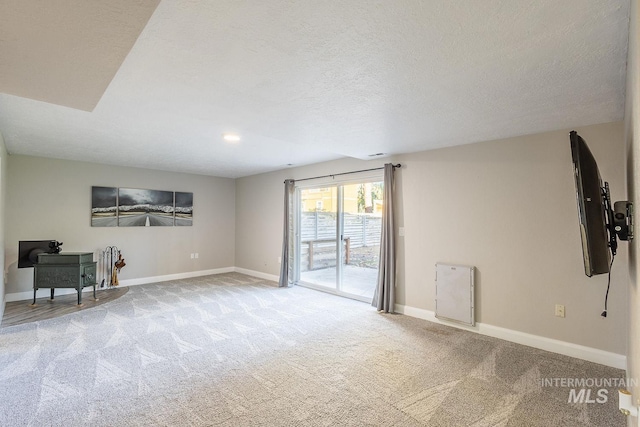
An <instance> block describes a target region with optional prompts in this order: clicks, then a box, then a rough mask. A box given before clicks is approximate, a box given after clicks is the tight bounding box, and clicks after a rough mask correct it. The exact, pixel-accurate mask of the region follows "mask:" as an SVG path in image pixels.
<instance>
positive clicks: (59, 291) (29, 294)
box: [5, 267, 236, 302]
mask: <svg viewBox="0 0 640 427" xmlns="http://www.w3.org/2000/svg"><path fill="white" fill-rule="evenodd" d="M235 271H236V270H235V267H223V268H214V269H212V270H200V271H189V272H186V273H176V274H165V275H164V276H151V277H140V278H138V279H126V280H120V281H119V285H118V286H135V285H144V284H147V283H157V282H167V281H169V280H180V279H188V278H191V277H200V276H209V275H211V274H222V273H233V272H235ZM98 289H99V288H98ZM82 291H83V292H92V291H93V287H92V286H89V287H86V288H84V289H82ZM75 293H76V290H75V289H73V288H56V291H55V295H57V296H60V295H69V294H75ZM50 295H51V291H50V290H49V289H48V288H43V289H38V290H37V291H36V298H46V297H48V296H50ZM30 299H33V291H25V292H14V293H11V294H7V295H5V301H6V302H12V301H24V300H30Z"/></svg>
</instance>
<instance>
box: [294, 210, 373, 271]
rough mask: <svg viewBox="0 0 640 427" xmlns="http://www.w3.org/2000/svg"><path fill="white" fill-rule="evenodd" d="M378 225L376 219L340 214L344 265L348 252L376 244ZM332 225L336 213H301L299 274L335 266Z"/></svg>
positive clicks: (334, 223)
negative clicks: (342, 226) (342, 223)
mask: <svg viewBox="0 0 640 427" xmlns="http://www.w3.org/2000/svg"><path fill="white" fill-rule="evenodd" d="M381 225H382V219H381V218H380V217H379V216H372V215H367V214H362V215H353V214H344V235H343V236H344V240H343V244H344V249H345V250H344V251H343V253H344V255H343V256H344V258H343V262H344V263H345V264H348V263H349V258H350V253H351V249H354V248H360V247H364V246H375V245H379V244H380V232H381ZM336 226H337V225H336V213H332V212H303V213H302V222H301V227H300V233H301V236H302V239H301V243H302V245H301V248H300V249H301V254H300V262H301V265H300V268H301V271H309V270H317V269H321V268H328V267H335V265H336Z"/></svg>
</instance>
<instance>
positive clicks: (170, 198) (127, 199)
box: [91, 187, 193, 227]
mask: <svg viewBox="0 0 640 427" xmlns="http://www.w3.org/2000/svg"><path fill="white" fill-rule="evenodd" d="M173 225H175V226H190V225H193V193H182V192H179V191H161V190H141V189H137V188H115V187H91V226H92V227H154V226H173Z"/></svg>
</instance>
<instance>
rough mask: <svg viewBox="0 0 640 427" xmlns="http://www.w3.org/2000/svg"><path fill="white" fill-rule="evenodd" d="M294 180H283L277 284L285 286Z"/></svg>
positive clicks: (288, 274)
mask: <svg viewBox="0 0 640 427" xmlns="http://www.w3.org/2000/svg"><path fill="white" fill-rule="evenodd" d="M294 184H295V181H294V180H293V179H287V180H286V181H285V182H284V224H283V227H282V258H281V263H280V282H279V283H278V286H280V287H287V286H291V285H292V284H293V282H292V281H291V268H290V262H289V254H290V251H289V248H290V247H291V245H292V242H291V225H292V221H291V214H292V204H293V188H294Z"/></svg>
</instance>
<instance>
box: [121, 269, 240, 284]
mask: <svg viewBox="0 0 640 427" xmlns="http://www.w3.org/2000/svg"><path fill="white" fill-rule="evenodd" d="M234 271H235V267H223V268H214V269H212V270H199V271H188V272H186V273H176V274H165V275H164V276H151V277H141V278H138V279H127V280H120V285H119V286H135V285H146V284H147V283H158V282H167V281H169V280H180V279H190V278H192V277H201V276H210V275H212V274H222V273H233V272H234Z"/></svg>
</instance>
